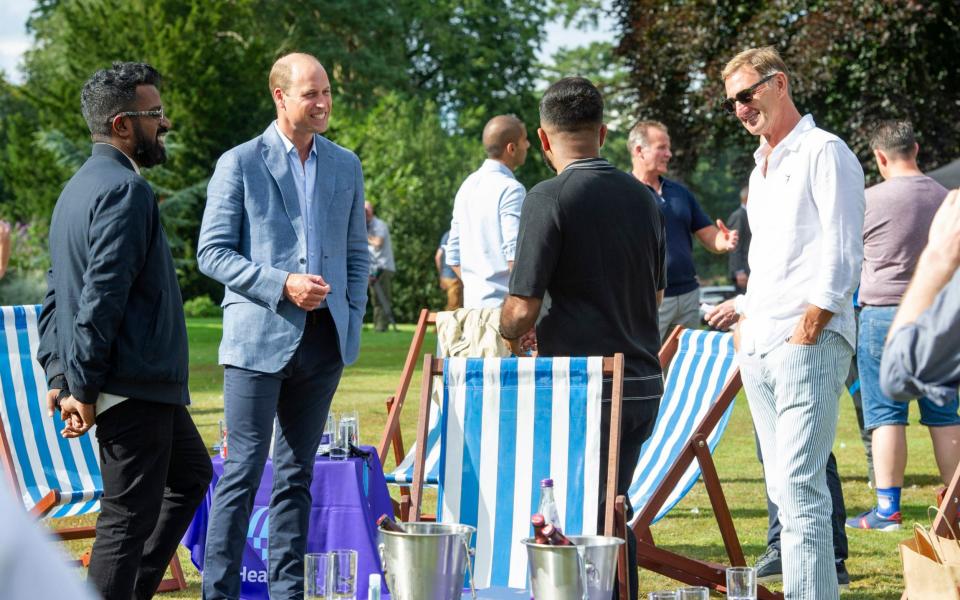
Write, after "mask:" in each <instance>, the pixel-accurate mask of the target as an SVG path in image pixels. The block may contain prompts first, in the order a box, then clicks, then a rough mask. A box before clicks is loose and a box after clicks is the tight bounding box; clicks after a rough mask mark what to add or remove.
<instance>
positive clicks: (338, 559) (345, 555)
mask: <svg viewBox="0 0 960 600" xmlns="http://www.w3.org/2000/svg"><path fill="white" fill-rule="evenodd" d="M330 558H331V560H332V561H333V569H332V571H331V573H332V574H333V577H332V582H333V596H332V598H333V600H357V551H356V550H334V551H332V552H331V553H330Z"/></svg>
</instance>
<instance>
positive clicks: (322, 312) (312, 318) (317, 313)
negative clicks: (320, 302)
mask: <svg viewBox="0 0 960 600" xmlns="http://www.w3.org/2000/svg"><path fill="white" fill-rule="evenodd" d="M329 318H330V309H329V308H327V307H323V308H317V309H314V310H311V311H310V312H308V313H307V324H308V325H319V324H320V323H324V322H326V321H327V320H328V319H329Z"/></svg>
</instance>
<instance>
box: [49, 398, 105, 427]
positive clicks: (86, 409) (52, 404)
mask: <svg viewBox="0 0 960 600" xmlns="http://www.w3.org/2000/svg"><path fill="white" fill-rule="evenodd" d="M59 395H60V390H59V389H52V390H49V391H48V392H47V416H50V417H52V416H53V412H54V411H55V410H56V409H57V396H59ZM59 408H60V418H61V419H62V420H63V422H64V426H63V429H61V430H60V435H61V436H63V437H65V438H77V437H80V436H81V435H83V434H85V433H86V432H88V431H90V428H91V427H93V425H94V423H96V421H97V405H96V404H84V403H83V402H80V401H79V400H77V399H76V398H74V397H73V396H72V395H71V396H67V397H65V398H64V399H62V400H61V401H60V407H59Z"/></svg>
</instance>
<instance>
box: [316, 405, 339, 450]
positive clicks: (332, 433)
mask: <svg viewBox="0 0 960 600" xmlns="http://www.w3.org/2000/svg"><path fill="white" fill-rule="evenodd" d="M336 435H337V417H336V415H334V414H333V413H332V412H330V413H328V414H327V420H326V423H325V424H324V426H323V435H322V436H320V445H319V446H318V447H317V454H326V453H327V452H330V449H331V448H333V442H334V438H336Z"/></svg>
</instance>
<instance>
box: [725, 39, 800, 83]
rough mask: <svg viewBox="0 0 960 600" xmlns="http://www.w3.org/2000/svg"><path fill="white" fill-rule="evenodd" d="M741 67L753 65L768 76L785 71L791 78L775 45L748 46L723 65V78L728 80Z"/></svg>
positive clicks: (757, 70)
mask: <svg viewBox="0 0 960 600" xmlns="http://www.w3.org/2000/svg"><path fill="white" fill-rule="evenodd" d="M741 67H753V69H754V70H755V71H756V72H757V74H759V75H760V77H766V76H767V75H773V74H774V73H783V74H784V75H786V76H787V80H789V79H790V74H789V73H788V72H787V65H786V63H784V62H783V59H782V58H780V53H779V52H777V49H776V48H774V47H773V46H764V47H763V48H748V49H747V50H744V51H743V52H741V53H739V54H737V55H736V56H734V57H733V58H731V59H730V62H728V63H727V64H726V66H725V67H723V73H722V76H721V77H722V79H723V80H724V81H726V80H727V78H728V77H730V76H731V75H733V74H734V72H735V71H737V70H739V69H740V68H741Z"/></svg>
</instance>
